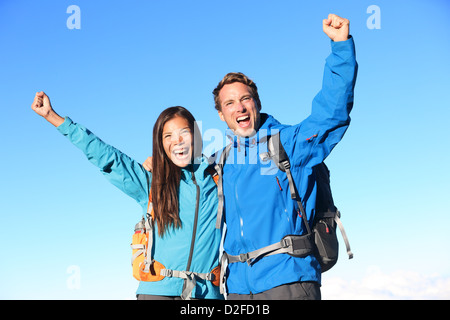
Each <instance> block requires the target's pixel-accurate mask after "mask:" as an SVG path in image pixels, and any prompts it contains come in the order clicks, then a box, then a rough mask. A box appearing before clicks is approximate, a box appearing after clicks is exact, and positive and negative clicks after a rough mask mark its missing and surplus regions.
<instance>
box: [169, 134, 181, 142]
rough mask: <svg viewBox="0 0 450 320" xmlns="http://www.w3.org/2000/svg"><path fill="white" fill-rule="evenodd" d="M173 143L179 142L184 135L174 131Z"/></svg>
mask: <svg viewBox="0 0 450 320" xmlns="http://www.w3.org/2000/svg"><path fill="white" fill-rule="evenodd" d="M171 141H172V143H175V144H178V143H180V142H182V141H183V137H182V135H181V134H179V133H173V134H172V136H171Z"/></svg>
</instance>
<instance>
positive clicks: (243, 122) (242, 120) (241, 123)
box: [236, 115, 250, 128]
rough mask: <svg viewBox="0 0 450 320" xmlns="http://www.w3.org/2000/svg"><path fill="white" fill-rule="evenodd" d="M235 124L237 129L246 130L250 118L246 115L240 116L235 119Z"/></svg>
mask: <svg viewBox="0 0 450 320" xmlns="http://www.w3.org/2000/svg"><path fill="white" fill-rule="evenodd" d="M236 122H237V124H238V126H239V127H241V128H246V127H248V126H249V125H250V117H249V116H248V115H245V116H240V117H238V118H236Z"/></svg>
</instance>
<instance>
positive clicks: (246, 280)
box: [234, 144, 253, 295]
mask: <svg viewBox="0 0 450 320" xmlns="http://www.w3.org/2000/svg"><path fill="white" fill-rule="evenodd" d="M238 147H239V144H238ZM240 151H241V150H240V149H239V150H238V153H239V152H240ZM244 152H246V147H245V146H244ZM246 156H247V153H246V154H245V156H244V158H245V160H244V161H247V160H248V159H247V157H246ZM242 168H247V167H246V166H241V168H240V175H238V178H237V179H236V181H235V184H234V196H235V199H236V200H235V204H236V213H237V215H238V217H239V231H240V232H239V233H240V234H239V239H240V242H241V245H242V247H243V248H244V251H246V252H248V251H249V250H248V248H247V245H246V243H245V238H244V225H243V223H244V219H243V217H242V214H241V210H240V207H239V192H238V185H240V181H241V179H240V177H242V176H243V172H242ZM248 278H249V275H248V268H247V267H246V268H245V284H246V286H247V289H248V291H249V292H250V294H251V295H252V294H253V293H252V287H251V286H250V282H249V279H248Z"/></svg>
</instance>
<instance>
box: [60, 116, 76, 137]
mask: <svg viewBox="0 0 450 320" xmlns="http://www.w3.org/2000/svg"><path fill="white" fill-rule="evenodd" d="M72 123H73V121H72V119H70V118H69V117H65V118H64V122H63V123H61V124H60V125H59V126H58V127H56V129H57V130H58V131H59V132H61V133H62V134H67V133H68V132H69V128H70V125H72Z"/></svg>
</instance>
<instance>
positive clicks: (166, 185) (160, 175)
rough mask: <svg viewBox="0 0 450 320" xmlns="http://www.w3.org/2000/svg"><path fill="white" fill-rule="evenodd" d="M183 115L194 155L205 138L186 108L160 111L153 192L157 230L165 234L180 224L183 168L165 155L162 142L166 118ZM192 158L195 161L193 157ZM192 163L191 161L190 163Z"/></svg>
mask: <svg viewBox="0 0 450 320" xmlns="http://www.w3.org/2000/svg"><path fill="white" fill-rule="evenodd" d="M175 117H181V118H184V119H186V120H187V122H188V124H189V129H190V131H191V134H192V136H193V139H192V141H193V151H192V154H193V158H197V157H199V156H201V151H202V139H201V135H200V131H199V128H198V126H197V123H196V122H195V118H194V116H193V115H192V114H191V113H190V112H189V111H188V110H187V109H185V108H183V107H180V106H177V107H170V108H167V109H166V110H164V111H163V112H161V114H160V115H159V117H158V119H157V120H156V123H155V125H154V127H153V155H152V166H153V169H152V184H151V195H152V203H153V211H154V215H155V220H156V223H157V225H158V233H159V235H160V236H162V235H163V234H164V233H165V231H166V230H167V228H168V227H173V228H179V227H181V219H180V216H179V212H178V210H179V207H178V191H179V186H180V179H181V168H180V167H178V166H176V165H175V164H174V163H173V162H172V161H171V160H170V158H169V157H168V156H167V155H166V153H165V151H164V146H163V142H162V141H163V137H162V134H163V129H164V125H165V124H166V122H167V121H169V120H171V119H173V118H175ZM191 162H193V161H192V160H191ZM189 166H191V165H189Z"/></svg>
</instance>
